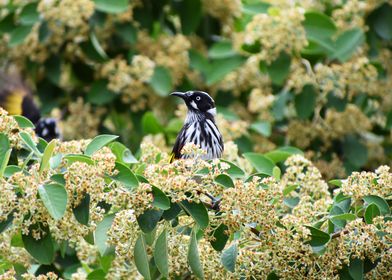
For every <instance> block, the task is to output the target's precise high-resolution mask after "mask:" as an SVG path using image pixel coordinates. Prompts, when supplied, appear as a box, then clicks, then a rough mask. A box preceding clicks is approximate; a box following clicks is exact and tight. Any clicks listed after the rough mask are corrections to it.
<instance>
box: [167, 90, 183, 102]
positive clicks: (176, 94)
mask: <svg viewBox="0 0 392 280" xmlns="http://www.w3.org/2000/svg"><path fill="white" fill-rule="evenodd" d="M170 95H174V96H177V97H180V98H182V99H184V100H185V98H186V94H185V93H183V92H179V91H175V92H172V93H171V94H170Z"/></svg>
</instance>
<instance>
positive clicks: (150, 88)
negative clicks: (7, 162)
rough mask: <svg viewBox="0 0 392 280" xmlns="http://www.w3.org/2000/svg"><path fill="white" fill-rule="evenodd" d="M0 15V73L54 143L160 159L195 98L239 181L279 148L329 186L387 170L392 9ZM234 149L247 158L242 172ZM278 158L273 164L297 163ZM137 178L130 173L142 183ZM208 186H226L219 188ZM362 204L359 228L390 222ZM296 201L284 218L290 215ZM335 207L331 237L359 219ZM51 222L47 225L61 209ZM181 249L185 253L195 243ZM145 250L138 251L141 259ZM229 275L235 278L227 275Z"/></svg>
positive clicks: (143, 8) (55, 8) (190, 6)
mask: <svg viewBox="0 0 392 280" xmlns="http://www.w3.org/2000/svg"><path fill="white" fill-rule="evenodd" d="M0 5H1V6H0V7H1V10H0V36H1V37H0V63H1V66H2V68H5V69H7V70H8V71H10V72H18V73H20V74H21V75H22V76H23V77H24V78H25V79H26V81H27V83H28V84H29V86H30V87H31V88H32V89H33V91H34V92H35V93H36V97H37V100H39V104H40V108H41V111H42V112H43V114H45V115H52V116H55V117H57V118H59V119H60V120H61V121H60V125H61V128H62V131H63V136H64V140H75V139H89V138H93V137H95V136H96V135H98V134H103V133H104V134H111V135H112V134H113V135H119V136H120V138H119V139H118V140H119V141H120V142H122V143H124V144H125V146H126V147H128V148H130V150H131V151H133V154H132V153H131V152H130V151H129V150H126V148H125V147H124V146H122V144H120V143H119V142H118V144H116V145H115V146H116V147H115V148H113V147H111V149H112V151H113V153H115V154H116V153H117V154H116V155H118V154H121V153H123V152H124V151H126V152H127V156H128V157H127V160H125V163H126V164H128V165H129V166H131V164H133V163H134V162H135V157H136V158H138V159H140V156H141V155H142V154H143V153H142V146H141V144H140V143H142V141H144V143H146V142H152V143H153V144H154V146H155V147H159V149H160V150H161V151H162V152H168V151H170V147H171V145H172V144H173V142H174V139H175V137H176V134H177V132H178V131H179V129H180V128H181V125H182V121H183V118H184V114H185V108H184V106H183V105H177V104H178V103H176V102H177V101H176V100H174V99H173V98H171V97H169V96H168V95H169V93H170V92H171V91H174V90H182V91H186V90H192V89H200V90H204V91H207V92H209V93H210V94H211V95H212V96H213V97H214V98H215V100H216V104H217V106H218V113H219V115H218V118H217V122H218V125H219V127H220V129H221V131H222V133H223V136H224V139H225V142H226V146H227V147H228V148H227V149H226V154H225V157H224V158H225V159H227V160H230V161H234V162H235V163H236V164H237V165H239V166H240V168H241V169H243V170H244V171H245V172H246V173H247V174H248V173H252V170H253V168H255V166H254V164H255V163H254V162H255V161H256V162H259V160H260V159H259V157H260V156H255V155H260V153H264V154H265V153H268V152H271V151H272V150H274V149H278V151H279V153H278V155H280V154H281V153H282V150H281V148H279V147H282V146H296V147H299V148H300V149H301V150H303V152H304V155H305V156H306V158H308V159H310V160H312V162H313V163H314V165H315V166H316V167H317V168H318V170H320V172H321V174H322V176H323V178H324V179H326V180H329V179H335V178H345V177H346V176H347V175H350V174H351V173H352V172H353V171H361V170H374V169H376V168H377V167H378V166H380V165H383V164H384V165H389V166H390V165H391V157H392V133H391V127H392V109H391V108H392V94H391V88H392V84H391V81H392V79H391V75H392V74H391V73H392V65H391V62H392V53H391V39H392V23H391V19H392V6H391V5H392V4H391V2H390V1H359V0H357V1H317V2H316V1H263V2H262V1H253V0H249V1H239V0H227V1H222V0H219V1H218V0H211V1H207V0H206V1H199V0H182V1H166V0H164V1H147V0H144V1H126V0H116V1H101V0H96V1H91V0H73V1H72V0H63V1H55V0H53V1H23V0H18V1H2V2H1V4H0ZM19 122H20V120H19ZM22 127H23V125H22ZM146 135H148V136H147V137H145V136H146ZM8 137H10V136H9V135H8ZM20 137H22V138H23V139H24V140H20V141H22V142H23V143H25V144H24V147H25V148H26V143H29V145H27V147H30V149H31V151H30V152H33V154H34V155H35V156H36V157H37V159H36V160H37V162H42V161H43V159H42V154H43V152H44V151H43V150H42V151H36V149H37V148H34V147H35V144H34V143H36V142H34V141H35V140H34V139H33V140H32V141H33V143H32V142H31V141H30V140H28V139H29V138H28V137H27V136H26V135H25V136H22V135H21V136H20ZM26 139H27V140H26ZM143 139H144V140H143ZM4 141H6V140H4ZM12 141H13V140H12V139H11V143H12ZM116 143H117V142H116ZM42 145H43V146H46V145H45V144H42ZM46 147H50V146H46ZM18 148H20V146H19V147H18ZM237 148H238V151H239V153H240V154H241V155H242V154H243V153H245V155H247V156H245V157H244V158H242V157H241V158H238V155H237V150H236V149H237ZM41 149H43V147H41ZM82 150H83V149H82ZM114 151H116V152H114ZM283 151H284V154H285V155H286V156H285V157H283V159H285V158H286V157H287V156H288V155H289V154H291V153H297V152H298V150H297V149H293V150H292V148H289V150H288V151H286V150H283ZM78 152H80V150H78ZM83 152H85V155H86V156H88V157H89V156H91V155H92V153H89V152H87V151H84V150H83ZM252 152H256V153H258V154H252ZM67 153H70V154H73V153H75V151H69V150H66V149H65V150H64V154H67ZM247 153H248V154H247ZM249 153H250V154H249ZM272 155H273V154H272ZM270 156H271V155H270ZM19 157H23V153H22V154H21V155H19ZM11 158H12V157H11ZM71 158H72V156H71ZM275 159H276V158H275ZM283 159H282V158H280V159H279V160H281V161H282V160H283ZM23 160H26V159H25V158H23ZM73 160H74V161H76V162H79V161H80V160H81V159H80V158H77V159H76V160H75V158H73ZM84 161H87V162H90V161H89V159H84ZM157 161H158V162H159V160H157ZM28 162H29V161H27V162H26V164H27V163H28ZM261 162H262V163H263V164H262V165H261V166H259V167H258V168H256V169H255V170H256V171H258V172H261V173H263V172H264V173H266V174H268V175H275V177H277V178H278V177H279V176H278V175H277V172H278V171H276V170H277V169H275V173H273V167H274V164H275V163H273V164H272V165H271V163H270V161H269V160H267V161H265V160H264V158H262V159H261ZM145 164H148V161H145V162H144V161H143V160H142V161H140V166H142V167H139V165H132V166H131V169H132V170H133V171H134V173H136V174H139V175H141V174H143V172H142V171H140V170H142V169H143V168H144V167H143V166H145ZM41 165H42V163H41ZM119 166H120V167H119ZM280 167H282V166H280ZM121 168H123V167H121V165H118V166H116V169H120V170H124V168H123V169H121ZM128 169H129V168H128ZM128 169H125V170H126V172H128ZM282 171H283V172H284V168H282ZM127 174H128V173H127ZM225 174H226V173H225ZM223 175H224V174H223ZM132 178H133V177H132ZM132 178H129V176H128V177H126V179H125V180H126V181H125V182H128V180H131V182H132ZM139 179H140V178H139ZM133 182H134V181H133ZM217 182H219V183H221V184H223V185H225V186H227V184H228V185H231V183H230V182H231V181H230V180H229V179H228V178H227V177H225V176H221V177H219V179H217ZM52 183H53V184H56V181H54V182H52ZM123 183H124V182H123ZM134 183H135V182H134ZM335 183H336V184H338V185H339V186H340V184H339V183H337V182H336V181H335ZM53 184H52V185H49V186H48V187H47V189H43V188H41V189H40V190H37V191H39V196H40V199H42V201H43V203H44V204H45V206H46V207H47V208H48V210H49V209H51V208H50V206H48V203H49V204H50V199H46V202H45V197H47V198H50V197H51V191H53V190H56V188H55V186H53ZM57 184H60V185H61V182H60V183H59V182H58V181H57ZM126 184H131V183H129V182H128V183H126ZM233 184H234V183H233ZM367 195H376V193H374V194H370V193H367ZM377 195H380V196H383V197H387V194H382V195H381V194H380V193H377ZM335 198H336V197H335ZM301 199H302V198H301ZM341 199H342V198H338V199H335V202H336V203H340V202H341V201H344V199H342V200H341ZM366 199H367V200H366ZM366 199H365V200H362V203H363V204H364V207H366V208H364V209H366V212H367V213H368V217H370V218H367V221H368V222H369V221H370V222H371V221H372V217H375V216H378V214H377V213H378V212H377V211H379V214H381V213H382V214H387V213H389V212H388V211H387V210H385V204H383V202H379V201H378V203H375V204H372V203H371V201H370V200H369V201H370V202H369V201H368V198H366ZM297 200H298V198H295V199H294V200H286V204H287V203H288V204H289V205H290V203H292V204H291V206H293V205H294V206H295V205H296V203H298V201H297ZM48 201H49V202H48ZM301 201H302V200H301ZM386 203H387V202H386ZM60 204H61V203H60ZM371 204H372V205H376V206H370V205H371ZM66 205H67V203H66ZM353 205H354V202H353ZM377 205H378V206H377ZM91 207H92V206H91ZM339 207H340V210H336V208H335V210H333V211H335V212H334V215H345V216H340V217H339V218H337V219H335V220H334V222H335V224H339V222H336V220H339V219H341V220H343V221H344V224H345V223H346V222H345V221H346V220H352V219H354V218H353V216H351V215H346V213H350V214H353V213H355V215H357V214H358V215H359V217H362V216H363V213H360V212H361V211H359V210H358V209H356V208H355V207H354V208H355V209H354V208H352V209H351V208H347V207H346V206H344V207H343V206H342V205H340V206H339ZM142 209H144V208H142ZM364 209H362V211H365V210H364ZM380 209H381V210H382V209H384V210H383V211H381V210H380ZM68 210H69V209H68ZM68 210H67V211H68ZM329 210H331V209H329ZM331 211H332V210H331ZM336 211H337V212H336ZM49 212H50V214H51V216H52V218H54V219H57V218H59V217H61V215H60V213H63V209H53V210H49ZM371 213H373V214H371ZM105 219H106V218H105ZM107 219H110V216H109V218H107ZM151 219H153V218H151ZM364 219H365V218H364ZM369 219H370V220H369ZM314 222H315V221H314ZM369 224H370V223H369ZM56 227H57V226H56ZM320 227H321V226H320V225H319V226H318V227H316V229H313V231H312V234H313V236H314V238H313V239H312V240H313V241H314V242H315V243H314V244H317V242H316V239H317V238H319V239H317V240H318V241H320V240H321V241H320V242H321V243H320V244H322V245H323V244H325V243H326V242H328V241H329V238H330V237H326V235H325V234H324V235H323V233H320V232H318V231H317V229H320ZM341 227H342V224H340V228H341ZM103 231H104V232H105V230H103ZM334 231H335V229H332V230H331V232H329V233H330V234H333V233H334ZM327 235H328V234H327ZM189 236H190V237H191V240H193V241H192V242H191V243H190V244H191V247H192V246H193V247H192V248H194V246H195V242H196V240H195V238H194V236H193V233H192V234H191V233H189ZM163 238H164V235H162V239H163ZM162 239H160V240H162ZM196 239H198V238H196ZM26 242H27V241H26ZM143 242H145V241H143V240H141V239H139V240H138V242H136V244H137V246H138V247H140V248H143V246H144V243H143ZM147 243H148V242H147ZM135 246H136V245H135ZM316 247H317V246H316ZM230 248H232V250H234V247H230ZM104 249H105V248H103V249H102V248H101V249H100V250H101V253H102V250H104ZM140 250H141V249H140ZM141 251H142V252H143V250H141ZM192 252H193V251H192ZM225 252H227V253H226V254H228V255H229V256H230V254H231V255H233V254H234V253H233V252H231V251H230V250H229V251H225ZM230 252H231V253H230ZM103 253H104V252H103ZM103 253H102V254H103ZM103 255H104V254H103ZM109 255H110V254H109ZM196 255H197V254H196V253H195V252H193V253H192V254H191V256H196ZM109 259H110V258H109ZM138 259H139V260H140V259H144V260H145V259H146V256H144V255H143V254H142V255H141V256H140V257H139V258H138ZM196 259H197V258H196ZM196 262H197V261H196ZM42 263H45V261H43V262H42ZM144 264H145V262H144ZM355 264H356V263H355V261H354V265H355ZM358 265H359V266H361V264H358ZM227 266H228V267H229V271H230V269H231V270H233V269H232V268H233V264H231V266H230V265H228V264H226V265H225V267H227ZM362 266H363V263H362ZM102 268H103V270H104V272H105V273H106V272H107V269H105V267H102ZM100 269H101V268H100ZM352 269H353V271H354V270H355V269H354V268H352ZM192 270H195V269H194V267H192ZM196 270H197V269H196ZM87 271H88V269H87ZM139 271H140V270H139ZM362 271H363V269H362ZM161 272H162V271H161ZM193 272H194V273H195V274H197V272H196V271H193ZM141 273H142V272H141ZM144 273H146V272H145V271H144ZM342 273H343V274H344V272H342ZM199 274H200V272H199ZM142 275H145V274H143V273H142ZM350 275H351V276H350V277H353V272H351V273H350ZM199 276H200V275H199ZM271 277H272V276H271ZM354 278H355V277H354Z"/></svg>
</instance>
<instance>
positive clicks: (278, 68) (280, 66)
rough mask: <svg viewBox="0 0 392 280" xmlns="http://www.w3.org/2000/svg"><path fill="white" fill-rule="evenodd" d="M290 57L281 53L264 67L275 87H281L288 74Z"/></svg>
mask: <svg viewBox="0 0 392 280" xmlns="http://www.w3.org/2000/svg"><path fill="white" fill-rule="evenodd" d="M290 65H291V57H290V56H289V55H288V54H286V53H284V52H282V53H281V54H280V55H279V57H278V58H277V59H276V60H274V61H273V62H271V64H269V65H266V69H267V72H268V75H269V76H270V78H271V80H272V83H274V84H276V85H282V84H283V82H284V81H285V80H286V78H287V76H288V75H289V73H290Z"/></svg>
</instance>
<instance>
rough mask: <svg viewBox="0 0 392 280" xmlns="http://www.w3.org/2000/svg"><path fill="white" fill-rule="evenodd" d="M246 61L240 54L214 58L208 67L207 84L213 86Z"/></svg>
mask: <svg viewBox="0 0 392 280" xmlns="http://www.w3.org/2000/svg"><path fill="white" fill-rule="evenodd" d="M244 61H245V60H244V58H243V57H241V56H239V55H234V56H231V57H228V58H222V59H215V60H213V61H212V63H211V64H210V66H209V67H208V69H206V70H207V71H206V83H207V85H208V86H211V85H213V84H215V83H217V82H219V81H221V80H222V79H223V78H224V77H225V76H226V75H227V74H229V73H230V72H232V71H234V70H236V69H237V68H238V67H240V66H241V65H242V64H243V63H244Z"/></svg>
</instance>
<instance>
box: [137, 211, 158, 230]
mask: <svg viewBox="0 0 392 280" xmlns="http://www.w3.org/2000/svg"><path fill="white" fill-rule="evenodd" d="M162 214H163V211H162V210H155V209H147V210H146V211H144V213H143V214H141V215H139V217H137V222H138V224H139V227H140V229H141V230H142V231H143V232H144V233H150V232H152V231H153V230H154V229H155V227H156V226H157V224H158V222H159V220H160V219H161V217H162Z"/></svg>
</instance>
